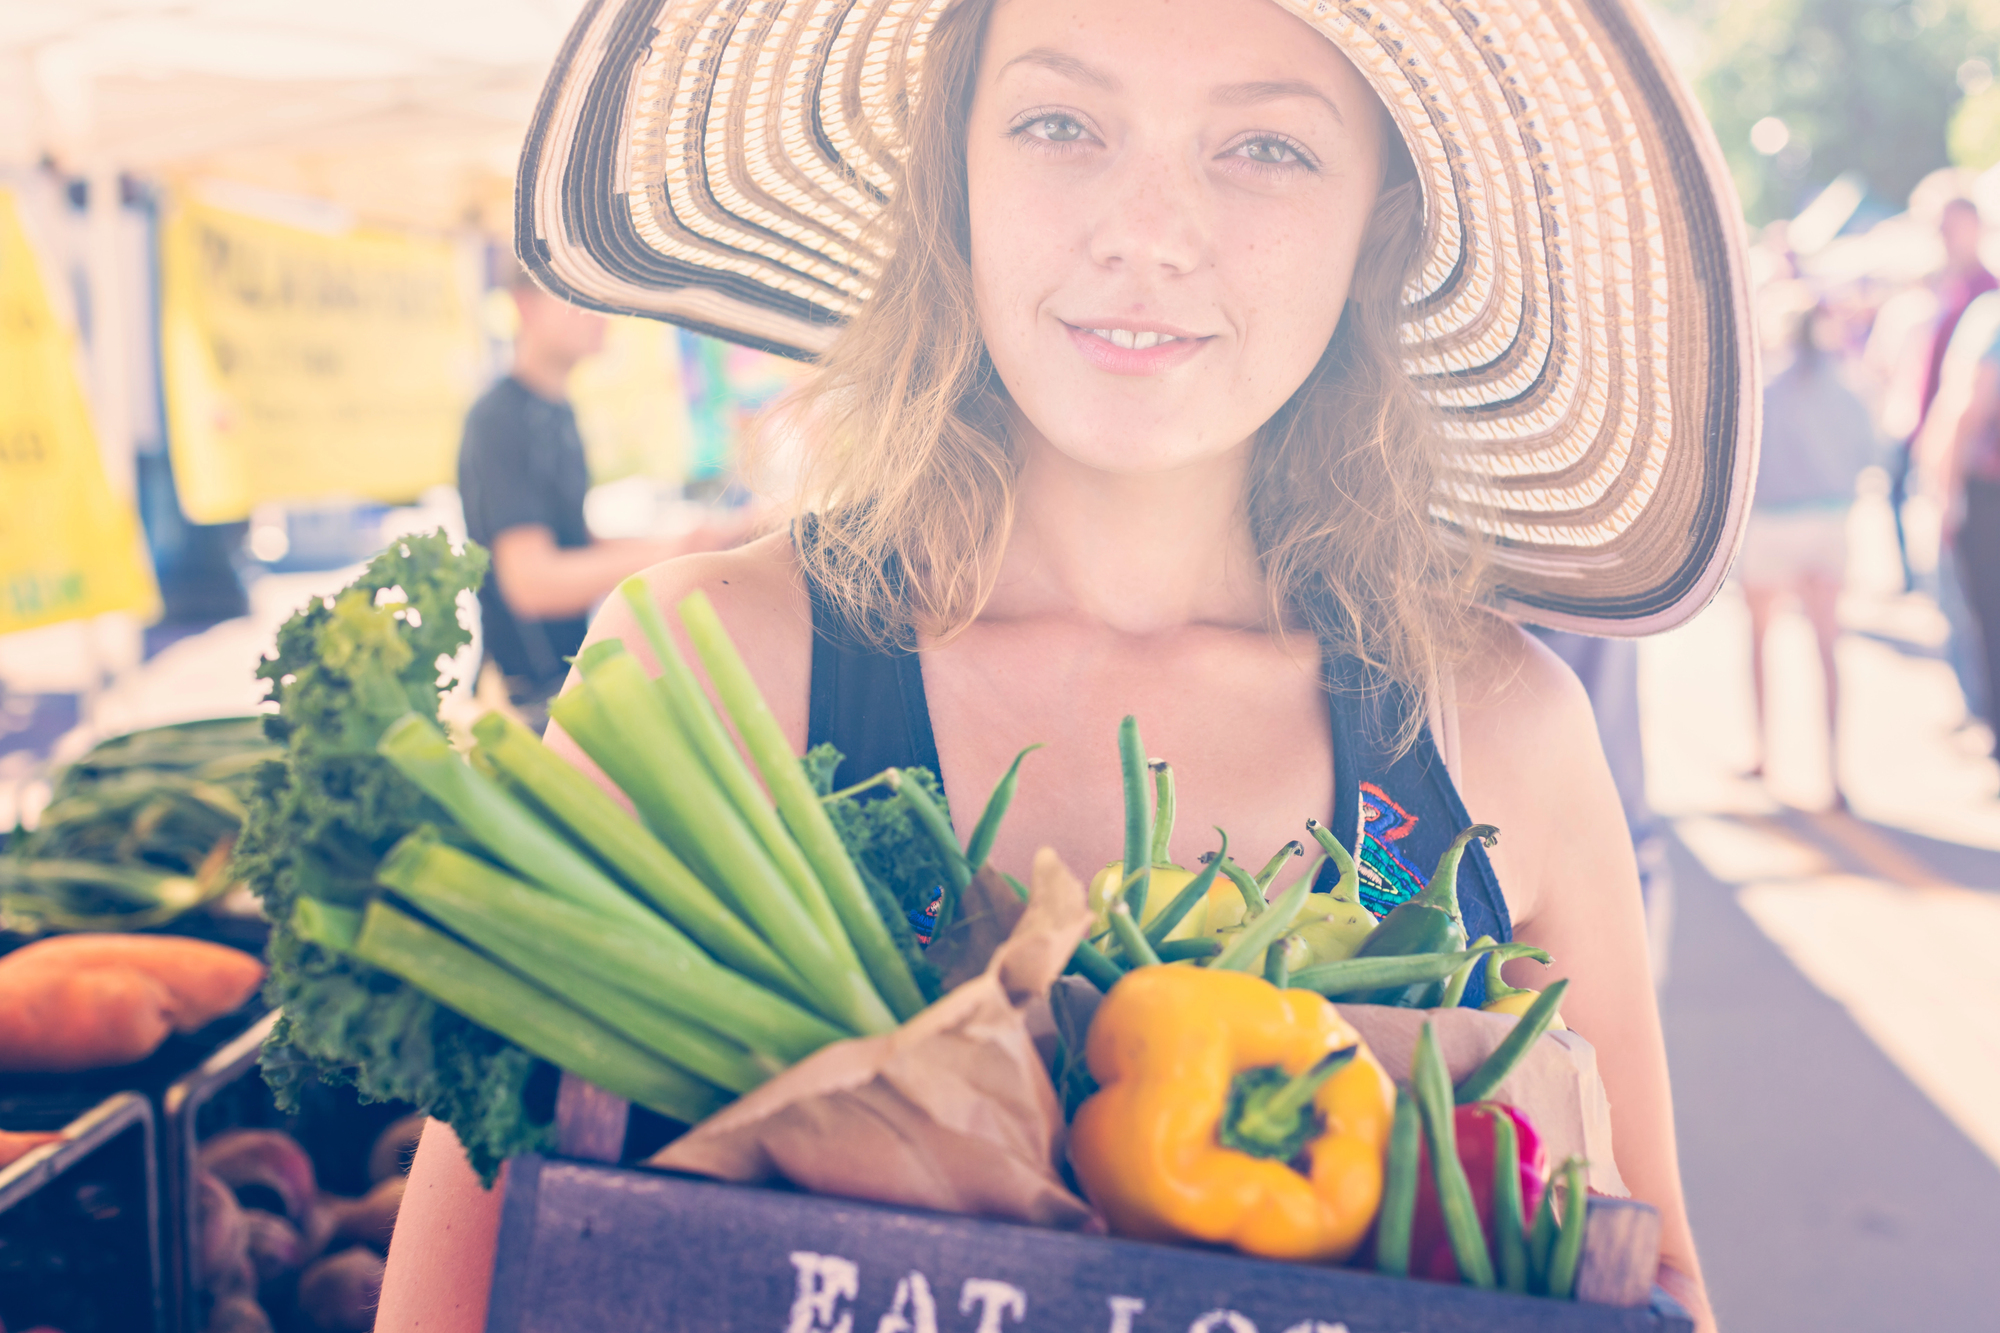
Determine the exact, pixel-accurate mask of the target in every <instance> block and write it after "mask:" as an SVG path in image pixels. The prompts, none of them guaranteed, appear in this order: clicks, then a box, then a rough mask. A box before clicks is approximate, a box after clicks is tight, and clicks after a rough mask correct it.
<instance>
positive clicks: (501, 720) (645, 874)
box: [472, 713, 810, 998]
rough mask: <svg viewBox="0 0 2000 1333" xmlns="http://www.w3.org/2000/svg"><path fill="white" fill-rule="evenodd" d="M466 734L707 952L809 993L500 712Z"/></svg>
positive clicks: (646, 837) (705, 891)
mask: <svg viewBox="0 0 2000 1333" xmlns="http://www.w3.org/2000/svg"><path fill="white" fill-rule="evenodd" d="M472 734H473V735H474V736H475V737H477V738H478V740H479V750H478V753H481V754H484V755H485V756H486V757H487V758H488V759H490V760H491V761H492V763H493V764H494V766H495V767H496V768H498V769H499V770H500V772H501V773H503V774H504V775H505V776H506V777H507V778H508V779H509V780H510V781H512V782H514V783H516V784H518V785H519V786H520V787H521V788H522V789H523V790H524V791H526V792H527V793H528V795H529V796H531V797H533V798H534V800H535V801H536V802H537V803H538V804H539V805H541V807H542V808H543V809H544V810H546V811H548V813H549V815H550V816H551V817H552V818H553V819H555V821H556V822H557V823H559V824H561V825H562V826H563V827H565V828H567V829H568V830H569V831H570V833H572V834H574V835H575V837H576V839H577V841H578V842H580V843H582V844H583V845H584V846H586V847H588V848H590V849H591V850H592V851H593V852H595V853H596V854H597V855H598V856H599V857H601V858H603V860H604V861H605V863H606V864H608V865H609V866H610V867H611V868H612V869H613V870H615V871H616V872H617V873H618V875H619V876H620V878H622V879H623V880H624V881H625V882H626V883H627V884H629V885H631V886H632V887H633V888H634V889H636V890H638V892H639V893H641V894H643V895H644V896H645V898H646V899H647V901H649V902H651V903H652V904H653V906H655V907H657V908H659V909H660V911H662V912H664V913H666V915H667V916H668V918H670V919H671V920H672V921H674V922H675V924H677V925H679V926H680V927H681V928H682V929H683V930H685V931H687V932H688V934H690V935H692V936H694V938H695V939H697V940H699V941H700V942H701V944H702V945H703V946H704V947H705V948H707V949H708V950H709V952H711V953H713V954H714V955H715V956H716V957H717V958H719V959H721V960H722V961H723V962H725V963H727V964H729V966H731V967H732V968H734V969H736V970H737V971H738V972H741V973H743V974H744V975H745V976H747V977H750V978H752V979H754V980H757V981H760V982H763V983H764V984H765V985H767V986H770V987H772V988H774V989H776V990H778V991H780V992H782V993H783V994H786V995H791V996H793V997H796V998H804V997H805V996H807V995H808V994H809V993H810V992H809V990H808V988H807V986H806V984H805V981H804V979H803V978H801V977H800V976H799V974H798V973H797V972H796V971H794V970H793V969H792V968H791V967H790V966H789V965H788V964H787V963H786V962H785V960H784V959H782V958H780V957H778V955H777V953H776V952H774V951H773V950H772V948H771V946H770V945H768V944H766V943H765V942H764V941H763V939H762V938H760V937H759V936H758V934H757V932H756V931H754V930H752V929H750V927H749V926H748V925H746V924H744V922H743V919H742V918H741V917H739V916H737V915H736V913H735V912H733V911H731V910H730V908H729V906H728V905H727V904H726V903H724V902H723V901H722V899H720V898H718V897H716V895H715V892H714V891H713V890H712V889H710V888H709V887H708V886H707V885H706V884H704V883H702V882H701V880H700V879H699V878H697V877H696V876H695V873H694V872H693V871H692V870H690V869H688V868H687V866H685V865H683V864H682V863H681V861H680V859H679V858H678V857H676V856H675V855H674V854H673V853H672V852H670V851H668V850H667V847H666V844H665V843H663V842H661V841H660V840H659V839H658V838H656V837H654V836H653V834H652V833H651V832H649V831H648V830H647V828H646V826H645V825H643V824H641V823H639V821H638V820H636V819H634V818H633V817H632V816H631V815H629V814H627V813H626V812H625V810H624V809H623V808H622V807H620V806H619V804H618V802H616V801H614V800H612V799H611V797H610V796H609V795H608V794H606V793H605V791H604V789H603V788H601V787H599V786H598V785H597V784H596V783H595V782H592V781H591V780H590V779H589V778H587V777H585V776H584V775H583V773H582V771H581V770H579V769H578V768H577V767H576V766H575V765H574V764H571V763H568V762H566V761H565V760H563V759H562V758H561V757H560V756H558V755H557V754H556V753H555V752H554V751H553V750H551V749H549V748H548V747H547V746H546V745H544V744H542V742H541V740H540V739H539V738H538V737H537V736H536V735H535V734H534V733H533V732H532V731H529V730H528V729H527V728H526V727H524V726H522V725H521V724H520V723H519V722H516V721H514V720H513V719H511V718H509V717H507V716H505V715H504V714H501V713H488V714H487V715H486V716H484V717H482V718H480V719H479V721H477V722H475V723H473V726H472Z"/></svg>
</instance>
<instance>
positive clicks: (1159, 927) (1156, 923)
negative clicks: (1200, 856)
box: [1146, 828, 1229, 956]
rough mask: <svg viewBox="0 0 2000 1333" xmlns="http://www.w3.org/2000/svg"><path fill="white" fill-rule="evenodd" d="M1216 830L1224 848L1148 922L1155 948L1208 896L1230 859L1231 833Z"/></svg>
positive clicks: (1148, 931) (1149, 934) (1147, 933)
mask: <svg viewBox="0 0 2000 1333" xmlns="http://www.w3.org/2000/svg"><path fill="white" fill-rule="evenodd" d="M1215 831H1216V833H1217V834H1219V835H1220V836H1221V838H1222V850H1221V851H1219V852H1217V853H1216V854H1215V856H1214V857H1213V858H1212V859H1211V860H1210V861H1209V863H1208V864H1207V865H1205V866H1203V867H1202V868H1201V873H1200V874H1198V875H1196V876H1195V877H1194V878H1193V879H1191V880H1189V881H1188V882H1187V887H1185V888H1183V889H1182V890H1181V891H1180V892H1179V893H1177V894H1175V895H1174V896H1173V901H1171V902H1169V903H1168V904H1167V905H1166V906H1165V907H1164V908H1162V909H1161V910H1160V913H1159V915H1158V916H1155V917H1154V918H1153V919H1152V920H1151V921H1149V922H1147V923H1146V939H1147V940H1148V941H1149V942H1150V943H1151V944H1152V946H1153V947H1154V948H1155V949H1157V948H1159V947H1160V945H1161V944H1163V943H1165V941H1166V938H1167V936H1168V935H1169V934H1170V933H1171V932H1172V931H1173V928H1174V927H1175V926H1178V925H1179V924H1180V923H1181V920H1182V918H1184V917H1185V916H1187V914H1188V913H1189V912H1191V911H1193V910H1194V905H1195V904H1196V903H1198V902H1200V901H1201V900H1202V899H1203V898H1206V897H1207V896H1208V886H1209V885H1211V884H1213V883H1215V876H1216V874H1217V873H1218V872H1219V871H1220V870H1221V869H1222V863H1223V861H1225V860H1226V859H1228V856H1229V835H1228V834H1227V833H1223V831H1222V830H1221V829H1220V828H1218V829H1216V830H1215ZM1162 956H1164V955H1162Z"/></svg>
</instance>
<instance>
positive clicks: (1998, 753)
mask: <svg viewBox="0 0 2000 1333" xmlns="http://www.w3.org/2000/svg"><path fill="white" fill-rule="evenodd" d="M1943 471H1944V490H1945V515H1944V540H1945V544H1946V546H1947V547H1948V548H1949V550H1950V555H1951V557H1952V560H1953V562H1954V564H1955V565H1956V567H1957V569H1958V574H1959V578H1960V580H1961V581H1962V582H1963V584H1964V588H1965V595H1966V600H1967V602H1969V603H1970V605H1971V609H1972V616H1973V619H1974V620H1975V621H1976V622H1977V623H1978V626H1979V637H1980V640H1981V643H1982V645H1983V647H1984V652H1983V654H1982V655H1981V657H1982V659H1983V660H1982V665H1983V668H1984V671H1985V675H1986V681H1985V685H1986V689H1985V695H1986V701H1987V704H1988V707H1989V709H1991V708H1993V707H1994V706H1995V705H1996V704H2000V686H1996V683H1995V682H1996V679H2000V338H1996V339H1995V340H1994V342H1993V344H1992V345H1991V346H1990V347H1989V348H1988V349H1987V351H1986V354H1985V355H1984V356H1983V357H1981V358H1980V360H1979V369H1978V373H1977V374H1976V376H1975V377H1974V379H1973V383H1972V399H1971V401H1970V402H1969V403H1967V404H1966V408H1965V414H1964V415H1963V416H1961V417H1960V418H1959V419H1958V430H1957V431H1956V432H1955V433H1954V434H1953V436H1952V443H1951V449H1950V452H1949V454H1948V455H1947V457H1946V459H1945V461H1944V467H1943ZM1994 732H1995V742H1994V756H1995V758H2000V725H1996V726H1995V727H1994Z"/></svg>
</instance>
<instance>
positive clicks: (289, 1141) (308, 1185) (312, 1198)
mask: <svg viewBox="0 0 2000 1333" xmlns="http://www.w3.org/2000/svg"><path fill="white" fill-rule="evenodd" d="M200 1160H201V1168H202V1170H204V1171H208V1172H212V1173H213V1174H214V1175H215V1176H216V1178H217V1179H219V1180H221V1181H222V1182H223V1183H224V1184H225V1185H228V1186H229V1187H230V1188H231V1189H232V1190H240V1189H246V1188H249V1187H252V1186H258V1185H261V1186H263V1187H264V1188H266V1189H268V1190H270V1191H271V1192H272V1193H273V1194H275V1195H277V1196H278V1199H279V1201H280V1203H281V1204H282V1205H283V1207H284V1210H285V1218H286V1220H287V1221H289V1222H291V1223H292V1225H294V1226H298V1227H303V1226H304V1225H305V1223H306V1218H307V1215H308V1214H309V1213H310V1212H311V1211H312V1209H313V1207H314V1205H315V1204H317V1203H318V1201H319V1185H318V1182H317V1181H316V1180H315V1179H314V1177H313V1164H312V1158H310V1157H308V1156H306V1150H305V1149H304V1148H301V1147H300V1146H299V1145H298V1141H297V1140H296V1139H294V1138H293V1137H292V1136H291V1135H289V1134H287V1133H285V1132H283V1131H282V1130H276V1129H231V1130H225V1131H223V1132H222V1133H220V1134H217V1135H216V1136H215V1137H214V1138H212V1139H209V1140H208V1141H207V1142H205V1143H203V1144H202V1145H201V1154H200Z"/></svg>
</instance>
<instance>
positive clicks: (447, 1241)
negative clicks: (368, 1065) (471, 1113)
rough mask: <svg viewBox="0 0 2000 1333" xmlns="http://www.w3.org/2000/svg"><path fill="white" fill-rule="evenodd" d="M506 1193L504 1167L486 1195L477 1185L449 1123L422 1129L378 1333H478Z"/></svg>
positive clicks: (384, 1279)
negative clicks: (501, 1205)
mask: <svg viewBox="0 0 2000 1333" xmlns="http://www.w3.org/2000/svg"><path fill="white" fill-rule="evenodd" d="M506 1188H507V1173H506V1169H505V1168H504V1167H503V1168H502V1169H501V1173H500V1179H499V1180H497V1181H495V1182H494V1184H493V1188H492V1189H490V1190H489V1189H487V1188H486V1187H485V1186H483V1185H481V1184H480V1183H479V1177H478V1176H476V1175H474V1174H473V1171H472V1168H471V1167H470V1166H469V1165H467V1164H466V1160H465V1149H464V1147H463V1146H462V1145H460V1143H459V1141H458V1135H456V1134H454V1133H452V1132H451V1126H450V1125H447V1124H445V1123H444V1122H443V1121H442V1120H432V1121H429V1122H427V1123H426V1124H425V1125H424V1136H423V1138H422V1140H421V1141H419V1143H418V1144H417V1155H416V1158H415V1159H414V1160H413V1161H412V1162H411V1163H410V1184H409V1188H408V1189H407V1190H405V1191H404V1194H403V1205H402V1208H401V1209H400V1210H399V1211H398V1213H397V1215H396V1234H395V1236H394V1238H393V1239H392V1240H391V1241H390V1244H389V1268H388V1271H387V1272H386V1273H385V1274H383V1277H382V1304H381V1308H380V1309H379V1310H378V1311H377V1312H376V1315H375V1328H376V1330H377V1333H482V1331H483V1330H484V1329H485V1327H486V1295H487V1291H488V1290H489V1289H490V1288H491V1287H492V1285H493V1246H494V1242H495V1241H496V1240H497V1239H498V1238H499V1235H500V1201H501V1199H502V1197H503V1196H504V1194H505V1191H506Z"/></svg>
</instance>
